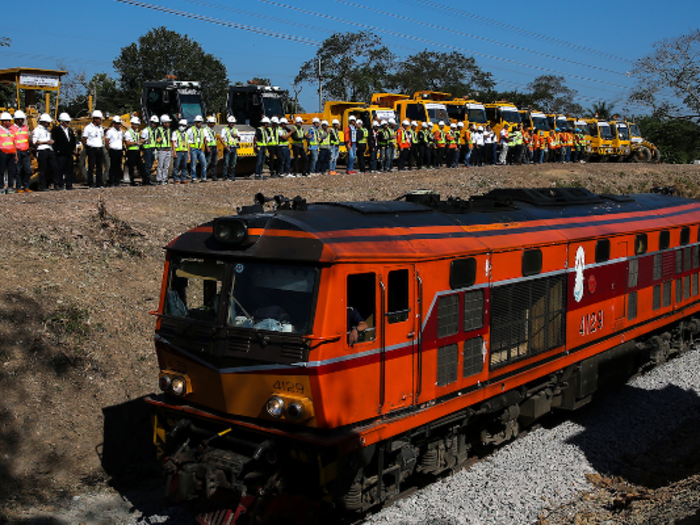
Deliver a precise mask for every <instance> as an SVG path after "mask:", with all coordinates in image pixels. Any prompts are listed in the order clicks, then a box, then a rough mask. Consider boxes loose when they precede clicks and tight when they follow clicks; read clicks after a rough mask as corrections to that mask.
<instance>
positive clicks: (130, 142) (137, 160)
mask: <svg viewBox="0 0 700 525" xmlns="http://www.w3.org/2000/svg"><path fill="white" fill-rule="evenodd" d="M140 125H141V120H139V118H138V117H131V119H130V127H129V129H127V130H126V131H125V132H124V146H125V147H126V165H127V166H128V168H129V184H131V185H132V186H136V170H138V172H139V175H141V185H142V186H148V185H149V184H150V183H151V181H150V177H149V175H148V174H147V173H146V170H145V168H144V165H143V159H142V158H141V137H140V136H139V126H140Z"/></svg>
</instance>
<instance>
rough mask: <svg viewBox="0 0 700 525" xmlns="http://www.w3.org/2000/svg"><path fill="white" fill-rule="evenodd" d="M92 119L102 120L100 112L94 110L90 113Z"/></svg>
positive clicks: (102, 116)
mask: <svg viewBox="0 0 700 525" xmlns="http://www.w3.org/2000/svg"><path fill="white" fill-rule="evenodd" d="M92 118H104V115H102V112H101V111H100V110H99V109H96V110H95V111H93V112H92Z"/></svg>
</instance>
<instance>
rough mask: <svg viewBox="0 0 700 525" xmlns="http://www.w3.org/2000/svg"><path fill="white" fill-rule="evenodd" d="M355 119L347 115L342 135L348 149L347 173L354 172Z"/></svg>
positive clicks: (355, 151) (355, 153)
mask: <svg viewBox="0 0 700 525" xmlns="http://www.w3.org/2000/svg"><path fill="white" fill-rule="evenodd" d="M357 135H358V131H357V119H356V118H355V116H354V115H350V116H349V117H348V125H347V126H346V127H345V130H344V132H343V137H344V138H345V148H346V149H347V151H348V166H347V173H348V174H354V173H357V172H356V171H355V169H354V168H355V157H357V139H358V136H357Z"/></svg>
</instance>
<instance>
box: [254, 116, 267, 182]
mask: <svg viewBox="0 0 700 525" xmlns="http://www.w3.org/2000/svg"><path fill="white" fill-rule="evenodd" d="M260 124H261V126H260V127H259V128H258V129H256V130H255V142H254V143H253V149H254V150H255V154H256V156H257V159H256V161H255V178H256V179H262V178H263V174H262V172H263V166H264V165H265V156H266V154H267V140H268V137H269V135H270V134H269V132H268V129H269V128H270V119H269V118H267V117H263V118H262V119H260Z"/></svg>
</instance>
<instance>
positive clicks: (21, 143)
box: [10, 125, 29, 151]
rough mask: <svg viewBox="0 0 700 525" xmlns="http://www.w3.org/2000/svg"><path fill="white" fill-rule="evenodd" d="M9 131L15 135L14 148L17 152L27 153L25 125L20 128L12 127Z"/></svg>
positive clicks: (26, 130) (27, 139)
mask: <svg viewBox="0 0 700 525" xmlns="http://www.w3.org/2000/svg"><path fill="white" fill-rule="evenodd" d="M10 131H12V132H13V133H14V135H15V147H16V148H17V151H27V150H28V149H29V128H28V127H27V126H26V125H24V126H22V127H21V128H20V127H19V126H12V127H11V128H10Z"/></svg>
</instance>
